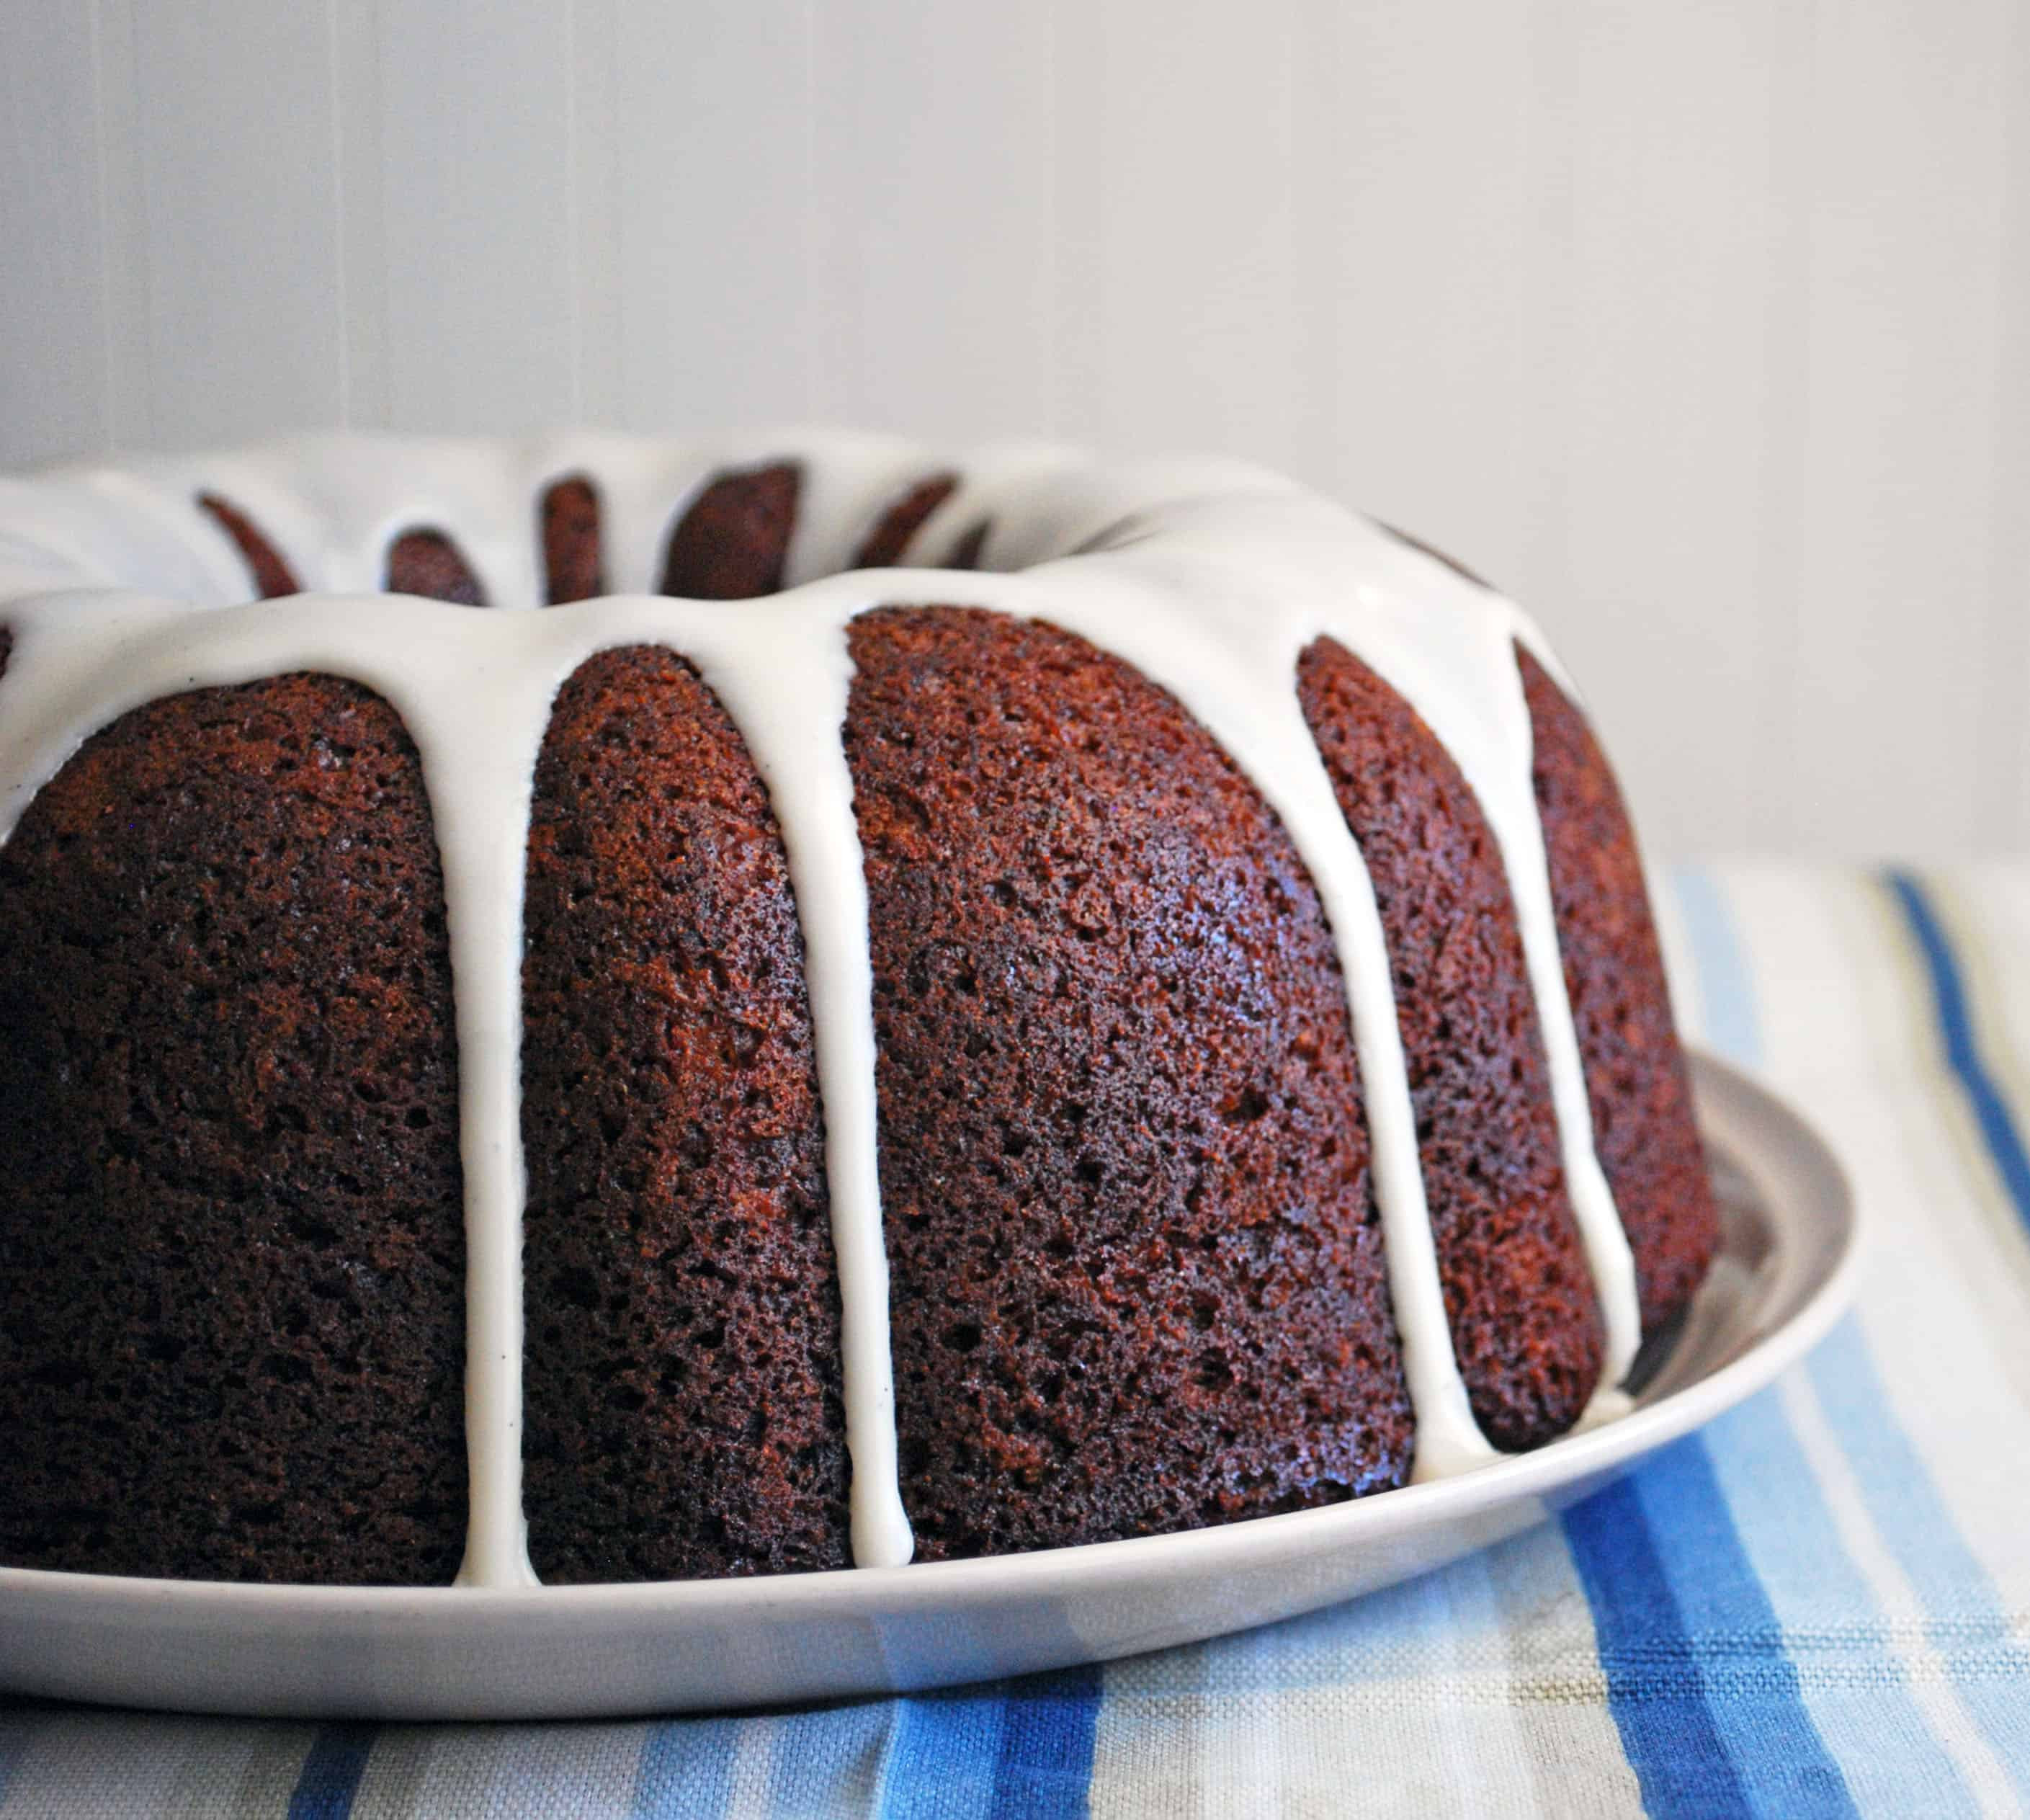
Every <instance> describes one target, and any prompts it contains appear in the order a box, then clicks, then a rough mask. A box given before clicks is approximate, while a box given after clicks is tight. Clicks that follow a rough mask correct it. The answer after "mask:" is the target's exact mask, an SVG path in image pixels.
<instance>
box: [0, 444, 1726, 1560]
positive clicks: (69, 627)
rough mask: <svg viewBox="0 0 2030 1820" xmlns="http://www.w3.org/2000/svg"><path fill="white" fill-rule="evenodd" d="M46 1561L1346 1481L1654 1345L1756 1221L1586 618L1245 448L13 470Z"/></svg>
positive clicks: (1384, 1477)
mask: <svg viewBox="0 0 2030 1820" xmlns="http://www.w3.org/2000/svg"><path fill="white" fill-rule="evenodd" d="M901 565H907V566H901ZM735 603H737V604H735ZM538 608H545V609H548V610H545V611H527V610H523V609H538ZM467 609H486V610H482V611H472V610H467ZM0 841H4V845H3V846H0V1031H4V1032H5V1035H6V1041H5V1043H4V1044H0V1437H4V1445H5V1449H6V1458H7V1470H6V1472H4V1473H0V1564H5V1565H13V1566H20V1567H30V1568H45V1569H67V1570H76V1571H84V1572H100V1573H123V1574H139V1575H149V1576H169V1577H180V1578H225V1579H235V1580H299V1581H318V1582H326V1583H335V1584H356V1583H396V1584H433V1583H435V1584H441V1583H446V1582H449V1581H451V1580H453V1579H454V1578H456V1579H457V1580H459V1581H461V1582H463V1583H464V1584H477V1585H481V1586H503V1585H513V1584H530V1583H531V1582H532V1581H534V1580H542V1581H545V1582H552V1583H556V1582H571V1581H596V1580H660V1579H671V1578H682V1577H689V1576H710V1575H727V1574H749V1573H776V1572H795V1571H801V1570H808V1569H823V1568H839V1567H846V1566H849V1565H861V1566H867V1565H899V1564H901V1563H902V1562H905V1561H909V1559H911V1558H912V1557H914V1558H916V1559H919V1560H923V1559H938V1558H955V1557H964V1556H970V1555H978V1554H991V1553H995V1552H1000V1551H1006V1550H1026V1549H1039V1548H1049V1547H1056V1546H1065V1545H1068V1544H1073V1543H1088V1542H1096V1541H1102V1540H1106V1539H1112V1538H1117V1537H1123V1536H1131V1535H1147V1534H1151V1533H1154V1532H1165V1531H1169V1530H1176V1529H1182V1528H1191V1527H1192V1526H1195V1525H1199V1524H1212V1523H1224V1522H1229V1521H1232V1520H1238V1519H1242V1518H1247V1517H1258V1516H1262V1515H1266V1514H1269V1513H1276V1512H1283V1511H1291V1510H1296V1509H1303V1508H1305V1507H1308V1506H1315V1505H1320V1504H1325V1503H1329V1502H1333V1501H1334V1500H1337V1499H1340V1498H1348V1497H1353V1496H1358V1495H1361V1494H1366V1493H1369V1492H1374V1491H1385V1490H1386V1489H1388V1488H1389V1487H1396V1486H1400V1485H1402V1484H1404V1483H1405V1482H1406V1481H1407V1480H1408V1479H1411V1478H1412V1477H1413V1476H1416V1477H1429V1476H1437V1475H1441V1474H1444V1473H1449V1472H1458V1471H1461V1470H1463V1469H1466V1468H1470V1467H1472V1466H1474V1465H1477V1464H1479V1463H1481V1462H1482V1461H1486V1460H1489V1459H1490V1458H1492V1457H1494V1456H1495V1455H1496V1453H1500V1452H1507V1451H1513V1450H1521V1449H1526V1448H1530V1447H1534V1446H1538V1445H1540V1444H1541V1443H1542V1442H1545V1441H1547V1440H1549V1439H1552V1437H1554V1436H1556V1435H1560V1434H1561V1433H1563V1432H1564V1431H1567V1430H1568V1429H1570V1428H1571V1427H1573V1426H1574V1424H1577V1423H1578V1422H1579V1421H1581V1420H1582V1419H1586V1420H1600V1419H1604V1418H1605V1417H1607V1416H1611V1415H1612V1413H1613V1412H1615V1409H1616V1408H1617V1407H1619V1406H1621V1405H1622V1403H1623V1401H1625V1399H1623V1398H1622V1396H1621V1393H1620V1391H1619V1389H1618V1386H1621V1385H1622V1384H1623V1383H1624V1381H1625V1380H1626V1379H1627V1375H1628V1373H1629V1372H1630V1367H1631V1364H1632V1362H1633V1361H1634V1358H1635V1355H1636V1353H1637V1349H1638V1345H1640V1344H1641V1342H1642V1340H1643V1338H1644V1337H1645V1335H1648V1336H1654V1335H1656V1334H1660V1333H1662V1332H1664V1331H1667V1330H1668V1328H1669V1327H1670V1326H1671V1323H1672V1322H1673V1321H1674V1320H1675V1319H1677V1318H1678V1317H1679V1316H1680V1314H1681V1313H1682V1311H1683V1309H1684V1308H1685V1307H1686V1303H1687V1301H1688V1300H1689V1298H1690V1297H1691V1295H1692V1293H1694V1290H1696V1288H1697V1286H1698V1283H1699V1282H1700V1279H1701V1275H1702V1273H1703V1272H1704V1271H1705V1267H1706V1266H1707V1264H1708V1260H1709V1259H1710V1257H1711V1256H1712V1251H1713V1249H1714V1245H1715V1242H1716V1216H1715V1212H1714V1206H1713V1202H1712V1196H1711V1193H1710V1191H1709V1189H1708V1184H1707V1180H1706V1176H1705V1167H1704V1163H1703V1160H1702V1157H1701V1151H1700V1147H1699V1141H1698V1137H1697V1132H1696V1130H1695V1128H1694V1122H1693V1116H1692V1107H1691V1104H1690V1097H1689V1094H1688V1091H1687V1087H1686V1072H1685V1067H1684V1063H1683V1060H1682V1056H1681V1055H1680V1053H1679V1048H1678V1044H1677V1040H1676V1037H1675V1033H1674V1031H1673V1029H1672V1025H1671V1012H1670V1007H1669V1003H1668V1000H1667V996H1666V992H1665V987H1664V978H1663V973H1662V969H1661V966H1660V959H1659V955H1658V949H1657V943H1656V936H1655V933H1654V931H1653V926H1652V923H1651V919H1650V914H1649V907H1648V905H1647V903H1646V901H1645V896H1644V890H1643V884H1642V877H1641V869H1640V865H1639V862H1638V857H1637V853H1636V848H1635V844H1634V838H1633V836H1632V834H1631V832H1630V827H1629V823H1628V820H1627V816H1626V814H1625V813H1624V811H1623V806H1622V803H1621V801H1620V798H1619V795H1618V794H1617V792H1616V789H1615V783H1614V780H1613V778H1612V775H1611V773H1610V772H1609V771H1608V768H1607V765H1606V763H1605V761H1604V759H1603V757H1602V755H1601V750H1600V748H1599V746H1597V743H1595V740H1594V738H1593V733H1592V731H1590V729H1589V726H1588V724H1587V722H1586V717H1585V716H1584V714H1583V713H1582V711H1581V709H1580V708H1579V707H1578V705H1577V703H1576V701H1575V697H1574V695H1573V694H1572V693H1571V689H1570V687H1569V685H1568V683H1567V681H1566V679H1565V678H1564V676H1563V672H1561V671H1560V669H1559V668H1558V667H1557V665H1556V662H1555V661H1554V660H1553V659H1552V657H1551V655H1550V654H1549V651H1548V650H1547V649H1546V648H1545V645H1544V642H1543V641H1542V639H1541V636H1540V635H1539V634H1538V633H1537V631H1536V629H1535V628H1534V627H1533V626H1532V625H1531V624H1530V621H1529V620H1527V619H1526V618H1525V617H1524V616H1522V613H1521V612H1519V610H1518V609H1516V608H1515V607H1514V606H1513V605H1511V604H1510V603H1509V602H1508V601H1507V600H1505V599H1504V598H1503V597H1501V596H1500V594H1496V593H1495V592H1494V591H1493V590H1491V589H1489V587H1487V586H1485V585H1484V584H1482V583H1481V582H1478V581H1477V580H1475V579H1473V578H1472V577H1471V576H1470V575H1467V574H1466V573H1465V572H1464V571H1459V570H1457V569H1456V567H1454V566H1453V565H1451V564H1448V562H1447V561H1446V560H1444V559H1443V558H1441V557H1437V556H1436V555H1435V553H1432V552H1429V551H1427V550H1426V549H1423V548H1422V546H1421V545H1417V544H1415V543H1414V542H1412V541H1411V540H1410V539H1408V538H1405V537H1403V536H1401V535H1400V534H1396V533H1394V532H1392V531H1390V530H1387V529H1386V528H1385V527H1381V526H1379V525H1377V524H1375V523H1370V522H1369V521H1367V520H1366V519H1361V518H1359V517H1357V516H1355V515H1352V514H1351V513H1349V512H1345V511H1343V510H1341V509H1340V508H1337V507H1336V506H1334V505H1333V504H1329V503H1328V502H1326V501H1323V500H1322V499H1320V498H1318V497H1315V496H1314V495H1312V494H1311V493H1307V492H1305V491H1303V490H1302V489H1299V488H1296V487H1295V486H1292V485H1290V484H1288V483H1287V482H1282V481H1280V480H1278V479H1276V478H1273V477H1272V476H1269V475H1263V474H1262V473H1260V472H1259V471H1255V470H1253V469H1250V468H1245V467H1234V466H1228V465H1222V464H1204V463H1192V464H1156V465H1149V466H1143V467H1121V468H1110V467H1099V466H1095V465H1092V464H1091V463H1088V462H1085V461H1084V460H1079V459H1076V458H1075V457H1073V456H1067V455H1065V454H1064V453H1062V452H1058V451H1054V450H1050V449H1044V448H1014V449H1009V450H1002V451H997V452H990V453H988V454H986V455H983V456H980V457H977V458H975V459H969V460H961V461H954V462H951V463H940V462H937V461H933V460H928V459H927V458H926V457H925V456H924V455H923V454H922V453H921V452H920V451H918V450H916V449H915V448H911V447H909V446H907V445H902V444H898V443H896V442H893V441H887V440H885V439H879V438H872V437H839V436H831V435H826V436H791V437H770V438H763V439H755V440H752V441H745V442H739V443H736V442H719V443H709V444H708V443H675V442H661V441H647V440H641V439H635V438H627V437H609V436H594V435H571V436H563V437H556V438H552V439H548V440H543V441H531V442H522V443H513V444H481V443H478V442H467V441H458V442H450V441H419V440H405V439H398V438H366V437H324V438H314V439H305V440H299V441H292V442H288V443H284V444H281V445H274V446H272V447H270V448H264V449H260V450H256V451H254V452H243V453H237V454H229V455H220V456H194V457H189V458H179V459H152V460H141V461H137V462H136V463H132V464H131V465H128V466H125V467H120V468H117V469H115V468H110V467H102V468H92V469H78V470H69V471H52V472H49V473H46V474H43V475H35V476H32V477H28V478H23V479H20V480H16V481H9V482H0Z"/></svg>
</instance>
